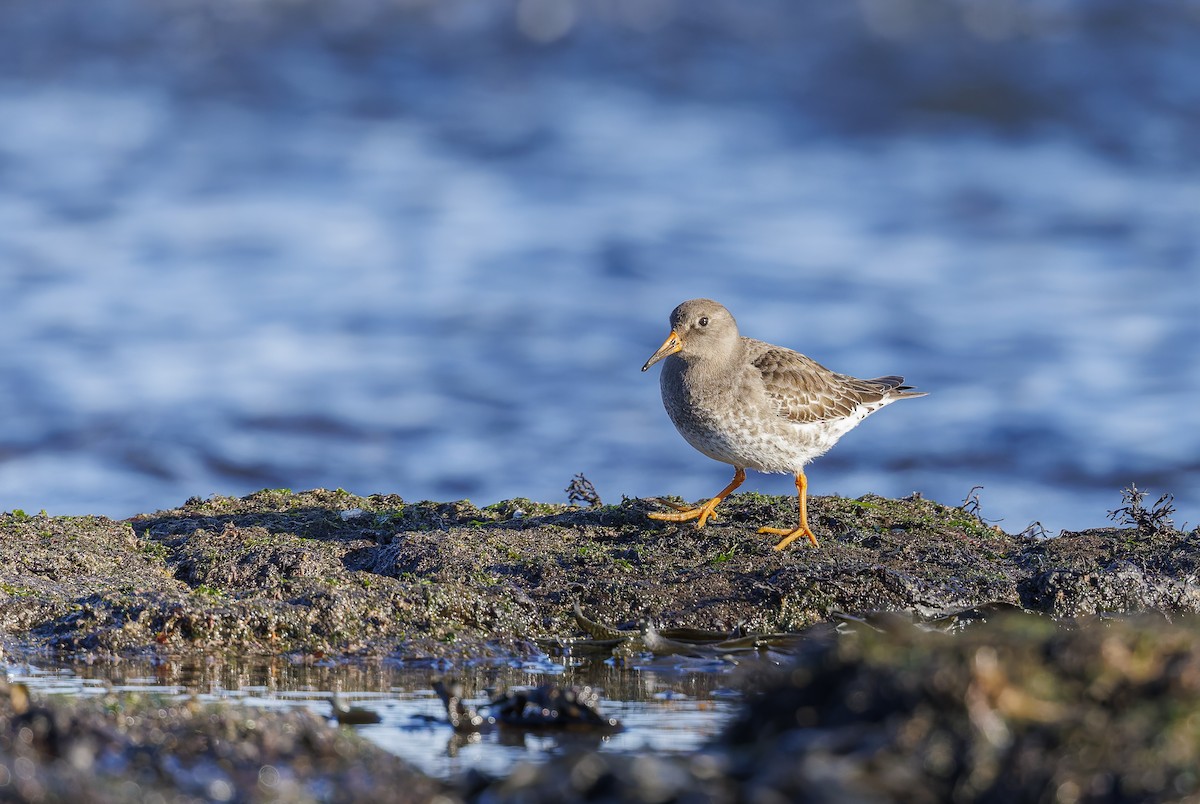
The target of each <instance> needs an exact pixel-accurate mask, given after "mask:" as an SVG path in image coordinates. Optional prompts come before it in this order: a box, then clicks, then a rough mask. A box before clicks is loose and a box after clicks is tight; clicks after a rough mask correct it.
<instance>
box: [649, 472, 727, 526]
mask: <svg viewBox="0 0 1200 804" xmlns="http://www.w3.org/2000/svg"><path fill="white" fill-rule="evenodd" d="M745 482H746V470H745V469H743V468H742V467H740V466H736V467H734V472H733V480H731V481H729V485H728V486H726V487H725V488H723V489H721V490H720V491H719V492H717V496H716V497H713V498H712V499H711V500H709V501H708V502H706V503H704V504H703V505H699V506H696V507H695V508H684V507H683V506H677V505H675V504H674V503H667V505H670V506H671V507H672V508H675V509H676V512H675V513H673V514H658V513H653V514H647V515H646V516H648V517H650V518H651V519H659V520H663V521H666V522H687V521H688V520H689V519H695V520H696V527H697V528H702V527H704V523H705V522H707V521H708V519H709V517H711V516H712V515H713V511H714V510H715V509H716V507H717V506H718V505H719V504H720V502H721V500H723V499H725V498H726V497H728V496H729V495H730V494H732V493H733V490H734V489H736V488H737V487H738V486H740V485H742V484H743V483H745Z"/></svg>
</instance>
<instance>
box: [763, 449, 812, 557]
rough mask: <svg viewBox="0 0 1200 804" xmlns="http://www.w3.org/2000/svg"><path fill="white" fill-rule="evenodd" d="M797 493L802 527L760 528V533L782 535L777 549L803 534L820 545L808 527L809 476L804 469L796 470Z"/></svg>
mask: <svg viewBox="0 0 1200 804" xmlns="http://www.w3.org/2000/svg"><path fill="white" fill-rule="evenodd" d="M796 494H797V496H798V497H799V498H800V527H798V528H791V529H789V528H759V529H758V532H759V533H771V534H774V535H776V536H782V537H783V539H781V540H780V541H779V544H777V545H775V549H776V550H782V549H783V548H785V547H787V546H788V545H789V544H791V543H792V542H794V541H796V539H799V538H800V537H801V536H807V537H808V540H809V541H810V542H812V546H813V547H820V546H821V545H820V544H819V543H818V542H817V537H816V536H814V535H813V532H812V529H811V528H809V527H808V478H807V477H805V476H804V470H803V469H801V470H800V471H798V472H796Z"/></svg>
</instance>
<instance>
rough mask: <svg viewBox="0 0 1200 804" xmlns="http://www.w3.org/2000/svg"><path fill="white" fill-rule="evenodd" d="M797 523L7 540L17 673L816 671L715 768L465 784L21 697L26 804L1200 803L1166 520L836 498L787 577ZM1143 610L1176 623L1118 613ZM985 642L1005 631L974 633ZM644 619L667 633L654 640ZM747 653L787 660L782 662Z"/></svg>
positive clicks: (1195, 735) (3, 772) (19, 692)
mask: <svg viewBox="0 0 1200 804" xmlns="http://www.w3.org/2000/svg"><path fill="white" fill-rule="evenodd" d="M794 504H795V503H794V500H792V499H790V498H768V497H761V496H758V495H753V494H747V495H736V496H734V497H732V498H731V499H730V500H728V501H727V503H726V504H725V506H724V508H723V511H722V513H723V517H722V521H720V522H718V523H716V524H713V525H710V526H709V527H708V528H707V529H706V530H704V531H702V532H696V531H695V530H693V529H692V528H691V527H689V526H682V527H681V526H674V525H662V524H657V523H653V522H650V521H648V520H647V519H646V518H645V512H646V510H647V508H648V507H649V505H650V504H649V503H647V502H644V501H640V500H629V501H625V502H624V503H622V504H621V505H619V506H608V507H601V508H593V509H578V508H574V507H568V506H550V505H541V504H535V503H531V502H529V501H527V500H513V501H507V502H504V503H500V504H497V505H494V506H490V507H488V508H486V509H479V508H476V507H475V506H473V505H471V504H470V503H468V502H465V501H463V502H457V503H417V504H408V503H405V502H404V501H403V500H401V499H400V498H398V497H388V496H375V497H367V498H362V497H355V496H353V495H350V494H347V493H345V492H342V491H332V492H331V491H320V490H319V491H313V492H307V493H303V494H293V493H290V492H287V491H263V492H259V493H258V494H254V495H251V496H249V497H246V498H244V499H230V498H220V497H217V498H212V499H209V500H190V501H188V503H186V504H185V505H184V506H183V507H182V508H178V509H175V510H172V511H164V512H159V513H157V514H153V515H143V516H138V517H134V518H133V519H132V520H129V521H125V522H114V521H112V520H107V519H103V518H98V517H46V516H32V517H31V516H26V515H24V514H21V513H19V512H15V513H12V514H4V515H0V639H2V640H3V646H4V649H5V650H6V651H8V653H9V654H12V655H21V656H29V655H30V654H37V653H42V654H53V655H55V656H58V657H72V658H80V657H83V658H87V659H92V660H103V659H105V658H112V659H119V658H120V657H122V656H128V655H133V654H140V655H149V656H161V657H167V656H189V655H190V656H199V655H209V656H211V655H214V654H226V655H236V656H242V657H245V656H251V655H272V656H279V655H284V656H291V657H293V658H295V659H301V660H307V659H312V658H318V657H320V658H323V659H326V660H328V659H343V660H348V659H353V658H355V657H364V656H380V655H390V656H400V657H404V658H415V657H420V656H425V657H431V656H446V657H455V656H460V657H471V658H479V657H481V656H486V655H488V654H503V655H509V654H513V653H526V652H529V651H532V650H534V649H535V647H534V644H533V640H539V641H540V643H541V644H543V645H546V644H553V643H555V642H559V643H562V642H564V641H566V640H569V639H571V638H573V637H575V636H577V635H579V634H581V633H583V634H586V635H587V636H588V637H589V639H590V640H591V643H592V644H593V646H594V645H601V644H606V643H608V642H611V643H612V644H613V645H614V646H617V645H621V646H624V649H629V648H628V646H629V644H631V643H636V644H637V645H640V646H642V648H647V647H650V646H652V645H663V644H665V645H667V646H671V645H683V646H685V647H684V648H681V650H690V651H693V652H697V651H698V652H699V655H708V652H711V651H714V650H715V651H718V652H729V651H734V650H735V649H736V650H756V649H761V650H770V651H775V658H779V659H782V657H783V655H784V654H791V655H792V656H793V657H794V659H792V660H789V661H794V664H791V665H790V666H786V667H784V668H783V669H775V670H773V671H770V672H766V673H765V674H764V675H763V676H762V677H760V678H757V679H753V680H751V681H750V682H748V683H750V684H751V685H752V686H753V687H754V688H756V689H757V690H758V692H757V693H756V694H754V695H752V696H751V697H750V699H749V700H748V702H747V704H746V705H745V707H744V708H743V710H742V711H741V713H740V714H739V716H738V718H737V720H736V721H735V722H734V723H733V724H732V725H731V726H730V728H729V729H728V730H727V732H726V733H725V734H724V735H723V736H722V737H721V738H720V739H719V740H717V741H715V742H714V743H712V744H711V745H710V746H709V747H708V748H707V749H705V750H704V751H701V752H699V753H697V754H695V755H693V756H690V757H686V758H672V757H659V756H638V757H630V756H620V755H615V754H610V753H603V752H601V753H596V752H586V753H581V754H578V755H573V756H567V757H556V758H551V759H550V760H549V761H547V762H545V763H543V764H541V765H530V766H522V767H518V768H517V769H516V770H515V771H514V772H513V773H512V774H510V776H509V777H508V778H507V779H502V780H489V779H486V778H482V777H479V776H475V777H471V778H469V779H464V780H459V781H458V782H455V783H453V784H452V783H444V782H438V781H434V780H431V779H428V778H427V777H424V776H422V775H421V774H419V773H417V772H415V771H413V770H412V769H411V768H409V767H408V766H407V765H405V764H404V763H403V762H402V761H400V760H398V759H396V758H395V757H392V756H390V755H388V754H386V753H384V752H382V751H380V750H379V749H377V748H375V747H373V746H371V745H370V744H368V743H366V742H365V741H363V740H360V739H358V738H357V736H356V735H354V733H353V732H352V731H350V730H348V729H345V728H343V729H340V730H339V728H338V727H337V726H335V725H333V723H332V721H329V720H325V719H322V718H320V717H318V716H316V715H312V714H310V713H305V712H257V711H254V710H248V709H241V708H232V707H201V706H198V705H196V706H193V705H188V704H180V703H178V702H168V701H165V700H164V701H156V700H154V699H152V698H147V697H137V696H129V695H107V696H104V697H100V698H76V699H62V698H53V697H51V698H45V699H42V700H32V699H31V698H30V697H29V694H28V692H27V691H26V690H25V689H24V688H23V687H21V686H20V685H10V686H4V687H0V797H6V798H13V799H15V800H28V801H39V800H80V801H122V800H130V799H137V798H144V799H156V800H166V801H175V800H195V799H228V800H239V801H258V800H264V801H265V800H298V801H304V800H320V801H328V800H378V801H429V800H441V801H454V800H458V799H462V800H472V799H479V800H486V801H508V800H513V801H516V800H520V801H541V800H545V801H551V800H553V801H559V800H563V799H564V798H566V799H567V800H571V799H584V798H586V799H589V800H610V801H622V800H625V801H670V800H710V801H744V800H797V799H811V800H827V801H846V800H860V801H870V800H896V799H903V800H910V801H925V800H929V801H939V800H950V799H954V800H963V801H977V800H978V801H1007V800H1061V801H1081V800H1165V799H1171V798H1180V797H1186V796H1190V795H1195V794H1197V793H1198V792H1200V781H1198V779H1200V774H1197V773H1196V771H1195V768H1196V767H1200V728H1197V726H1196V715H1195V712H1196V711H1200V648H1198V647H1196V646H1197V645H1200V629H1198V628H1197V626H1196V625H1195V624H1194V621H1193V619H1192V618H1190V617H1188V616H1187V615H1189V614H1190V613H1193V612H1196V611H1197V609H1200V594H1198V591H1197V590H1198V588H1200V586H1198V583H1200V582H1198V575H1200V572H1198V562H1197V557H1198V556H1200V533H1198V532H1197V531H1192V532H1191V533H1187V534H1184V533H1180V532H1178V531H1174V530H1171V529H1170V528H1160V527H1156V526H1150V525H1145V526H1139V527H1137V528H1128V529H1106V530H1095V531H1088V532H1083V533H1066V534H1063V535H1062V536H1060V537H1058V538H1055V539H1038V538H1033V537H1031V536H1014V535H1010V534H1006V533H1004V532H1002V531H1001V530H999V529H998V528H994V527H989V526H987V525H986V524H984V523H983V522H981V521H980V520H979V519H977V518H976V517H974V516H972V515H971V514H970V513H969V512H967V511H964V510H962V509H958V508H951V507H947V506H943V505H939V504H937V503H934V502H931V501H928V500H922V499H919V498H915V499H908V500H885V499H881V498H875V497H865V498H862V499H859V500H847V499H841V498H820V499H816V500H813V501H812V518H813V520H814V521H815V523H816V525H817V528H818V532H819V533H820V534H821V536H822V537H823V542H824V544H823V547H822V549H820V550H812V549H808V548H798V549H794V550H789V551H786V552H784V553H776V552H774V551H773V550H771V544H770V541H769V540H763V539H762V538H761V537H759V536H758V535H757V534H756V533H755V529H756V528H757V526H759V525H763V524H769V523H770V524H782V523H785V522H788V521H790V519H791V517H792V516H793V506H794ZM576 607H578V610H577V609H576ZM1022 610H1023V612H1024V613H1010V614H1007V615H1005V614H1003V613H1001V612H1004V611H1010V612H1014V611H1015V612H1021V611H1022ZM1145 611H1153V612H1157V615H1154V616H1153V617H1152V618H1151V619H1148V620H1147V619H1141V620H1135V621H1132V622H1127V621H1126V620H1125V619H1124V618H1122V617H1116V616H1114V615H1117V614H1127V613H1132V612H1145ZM582 612H586V613H587V615H586V616H584V615H583V614H582ZM879 612H900V613H902V616H898V615H896V614H892V615H886V614H885V615H880V614H879ZM947 613H950V614H949V615H948V614H947ZM1097 614H1101V615H1105V618H1104V619H1101V618H1097V617H1095V616H1093V615H1097ZM1045 615H1052V616H1045ZM1164 615H1165V617H1164ZM973 620H974V621H979V620H983V621H984V622H982V623H981V624H980V623H978V622H977V623H976V624H975V625H972V626H970V627H967V628H965V630H964V628H963V627H962V623H964V622H968V621H973ZM1168 620H1175V621H1176V622H1175V623H1174V624H1171V623H1170V622H1168ZM647 622H653V623H654V625H655V626H656V627H655V628H651V627H648V626H644V625H643V626H642V627H641V628H640V630H639V631H638V634H637V636H636V638H635V639H628V638H626V636H627V635H628V634H629V633H630V631H631V630H633V629H638V626H639V624H643V623H647ZM914 623H915V625H914ZM935 626H936V627H935ZM946 630H949V631H956V632H957V631H963V633H959V634H956V635H955V636H953V637H951V636H948V635H947V634H946V633H943V631H946ZM799 631H803V633H802V634H801V635H800V636H793V635H791V634H789V632H799ZM747 632H750V633H764V634H765V633H770V634H772V636H771V637H769V638H767V639H765V640H763V644H762V646H761V647H757V648H756V647H754V646H755V645H756V644H757V643H755V641H754V639H755V638H753V637H747V636H744V634H746V633H747ZM723 634H728V639H722V638H721V637H722V635H723ZM747 640H749V642H747ZM698 645H699V646H701V647H697V646H698ZM689 646H690V647H689ZM748 646H749V647H748ZM639 649H641V648H639ZM706 651H707V652H706ZM780 651H782V653H780ZM755 664H757V665H758V666H760V667H762V666H767V667H770V666H771V664H770V662H763V663H755ZM446 728H447V730H448V731H449V730H450V728H451V727H450V725H449V723H447V726H446ZM564 791H565V792H564Z"/></svg>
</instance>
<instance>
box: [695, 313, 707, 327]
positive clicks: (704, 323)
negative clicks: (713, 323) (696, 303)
mask: <svg viewBox="0 0 1200 804" xmlns="http://www.w3.org/2000/svg"><path fill="white" fill-rule="evenodd" d="M697 323H698V324H700V326H702V327H707V326H708V316H706V315H705V316H701V317H700V320H699V321H698V322H697Z"/></svg>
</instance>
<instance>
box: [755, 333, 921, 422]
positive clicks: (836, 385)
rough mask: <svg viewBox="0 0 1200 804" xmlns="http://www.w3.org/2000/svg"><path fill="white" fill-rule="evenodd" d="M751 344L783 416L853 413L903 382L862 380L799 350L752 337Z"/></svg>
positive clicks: (815, 418)
mask: <svg viewBox="0 0 1200 804" xmlns="http://www.w3.org/2000/svg"><path fill="white" fill-rule="evenodd" d="M747 340H748V341H749V339H747ZM747 347H748V348H749V349H751V354H752V358H751V362H752V364H753V365H754V367H755V368H757V369H758V371H759V373H760V374H761V375H762V381H763V388H764V389H765V390H766V392H767V396H768V397H769V398H770V399H771V400H772V401H773V402H774V403H775V404H776V405H778V406H779V414H780V415H781V416H784V417H786V418H788V419H791V420H792V421H795V422H801V423H808V422H819V421H824V420H827V419H837V418H841V417H843V416H849V415H850V414H851V413H853V412H854V411H855V410H856V409H858V408H859V407H861V406H863V405H867V406H873V405H876V404H878V403H879V402H881V401H883V399H884V397H886V396H888V395H889V392H890V391H893V390H894V389H896V388H898V387H899V386H900V382H901V380H900V378H899V377H881V378H879V379H878V380H860V379H858V378H857V377H850V376H848V375H846V374H837V373H836V372H833V371H830V370H829V369H827V368H825V367H824V366H822V365H821V364H820V363H818V362H817V361H815V360H813V359H812V358H810V357H806V356H805V355H802V354H800V353H799V352H793V351H792V350H791V349H784V348H782V347H780V346H771V345H770V344H766V343H762V342H761V341H749V343H747Z"/></svg>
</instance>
